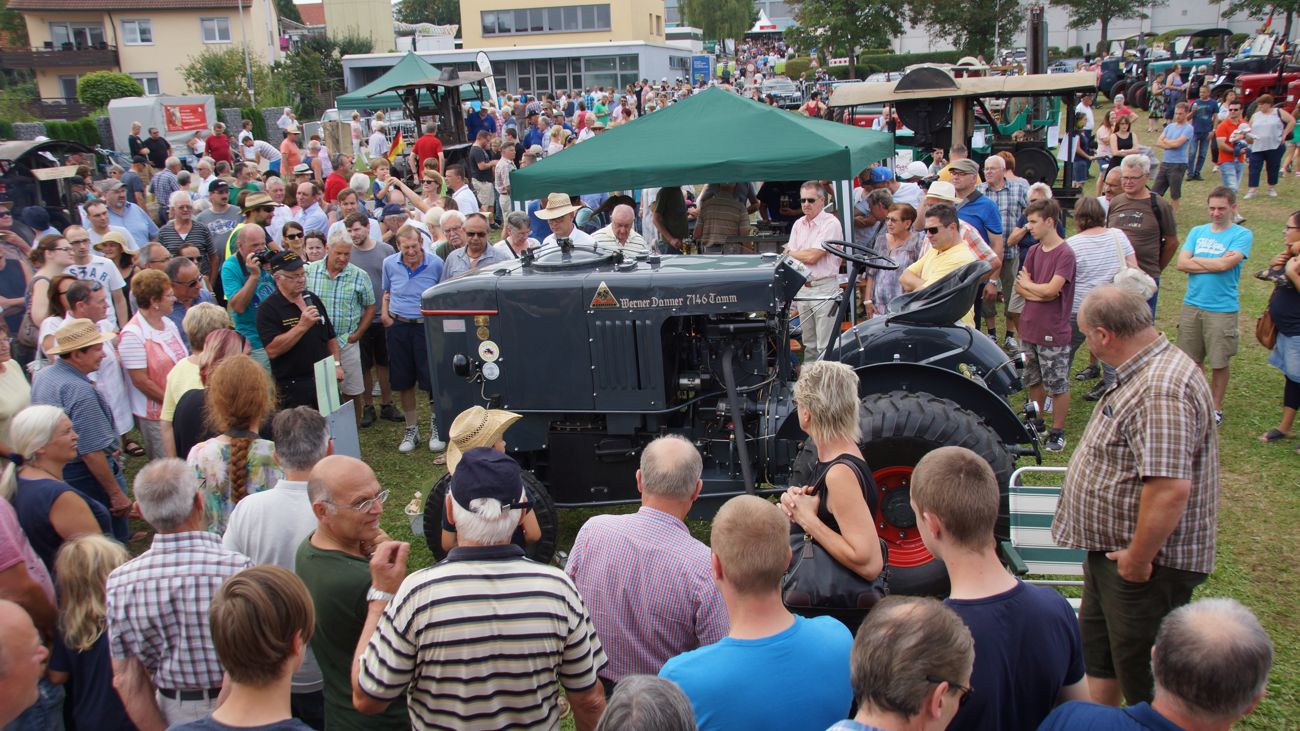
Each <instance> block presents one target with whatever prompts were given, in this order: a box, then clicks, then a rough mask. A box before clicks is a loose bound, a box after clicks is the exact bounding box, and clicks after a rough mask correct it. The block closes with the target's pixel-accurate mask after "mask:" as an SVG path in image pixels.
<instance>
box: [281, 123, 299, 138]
mask: <svg viewBox="0 0 1300 731" xmlns="http://www.w3.org/2000/svg"><path fill="white" fill-rule="evenodd" d="M284 133H285V134H287V135H300V134H302V130H301V129H299V128H298V125H297V123H292V124H290V125H289V126H288V127H285V128H284Z"/></svg>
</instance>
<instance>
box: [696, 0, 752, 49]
mask: <svg viewBox="0 0 1300 731" xmlns="http://www.w3.org/2000/svg"><path fill="white" fill-rule="evenodd" d="M680 9H681V12H682V19H683V20H685V21H686V23H687V25H691V26H693V27H696V28H699V29H700V30H701V31H703V32H704V37H705V38H707V39H709V40H726V39H728V38H732V39H739V38H744V37H745V31H748V30H749V29H750V27H752V26H753V25H754V21H755V20H756V19H757V18H758V15H757V11H755V10H754V3H753V2H751V0H681V5H680Z"/></svg>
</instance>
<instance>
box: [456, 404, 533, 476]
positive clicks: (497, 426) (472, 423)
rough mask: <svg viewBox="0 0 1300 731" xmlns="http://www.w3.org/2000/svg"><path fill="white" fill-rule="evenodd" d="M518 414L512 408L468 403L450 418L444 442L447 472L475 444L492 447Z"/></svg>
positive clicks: (517, 419)
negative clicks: (504, 408)
mask: <svg viewBox="0 0 1300 731" xmlns="http://www.w3.org/2000/svg"><path fill="white" fill-rule="evenodd" d="M520 418H522V417H521V416H520V415H519V414H516V413H514V412H513V411H505V410H502V409H485V408H483V407H482V406H471V407H469V408H468V409H465V410H464V411H462V412H460V414H459V415H457V416H456V420H455V421H453V422H451V435H450V439H449V440H448V444H447V472H448V473H453V472H455V471H456V465H457V464H459V463H460V458H461V457H462V456H463V455H464V454H465V452H467V451H469V450H471V449H474V448H475V447H492V446H495V445H496V443H497V442H499V441H501V438H502V436H503V435H505V433H506V430H507V429H509V428H510V425H511V424H513V423H515V422H516V421H519V419H520Z"/></svg>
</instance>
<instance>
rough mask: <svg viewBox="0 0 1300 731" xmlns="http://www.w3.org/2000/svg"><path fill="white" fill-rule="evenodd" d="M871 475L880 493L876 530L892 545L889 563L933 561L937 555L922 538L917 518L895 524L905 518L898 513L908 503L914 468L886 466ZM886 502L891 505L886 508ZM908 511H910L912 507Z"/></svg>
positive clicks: (904, 564)
mask: <svg viewBox="0 0 1300 731" xmlns="http://www.w3.org/2000/svg"><path fill="white" fill-rule="evenodd" d="M872 477H873V478H875V481H876V490H877V493H878V497H879V500H878V501H877V503H878V507H877V509H876V515H875V519H876V533H877V534H879V535H880V537H881V539H882V540H884V541H885V543H886V544H888V545H889V565H890V566H898V567H900V568H912V567H915V566H921V565H923V564H927V563H930V562H931V561H933V560H934V556H932V555H931V554H930V551H929V550H927V549H926V547H925V544H924V543H922V542H921V533H920V531H918V530H917V529H916V524H915V520H912V521H911V524H910V525H897V524H896V523H898V522H904V521H901V520H899V518H898V517H897V511H898V510H900V509H901V508H902V507H904V506H907V505H908V500H909V495H910V488H911V484H912V468H911V467H905V466H898V467H884V468H881V469H878V470H876V471H875V472H873V473H872ZM899 503H901V505H899ZM887 505H888V506H891V507H890V508H889V509H887V508H886V506H887ZM907 512H908V513H910V512H911V510H910V508H908V510H907ZM890 515H894V516H895V517H894V519H893V520H892V521H891V520H890V518H889V517H888V516H890Z"/></svg>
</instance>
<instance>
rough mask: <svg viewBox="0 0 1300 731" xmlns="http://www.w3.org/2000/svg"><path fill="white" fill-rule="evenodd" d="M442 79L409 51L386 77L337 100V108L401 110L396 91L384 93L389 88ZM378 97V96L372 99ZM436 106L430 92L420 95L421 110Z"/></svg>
mask: <svg viewBox="0 0 1300 731" xmlns="http://www.w3.org/2000/svg"><path fill="white" fill-rule="evenodd" d="M436 76H438V69H436V68H434V67H433V65H432V64H430V63H429V62H428V61H425V60H424V59H422V58H420V57H419V56H417V55H415V53H414V52H412V51H408V52H407V53H406V55H405V56H402V59H401V60H400V61H398V62H397V65H395V66H393V67H392V68H391V69H389V70H388V71H386V72H384V75H383V76H380V77H379V78H378V79H375V80H374V81H372V82H370V83H369V84H366V85H365V86H363V87H361V88H360V89H355V90H353V91H350V92H348V93H346V94H343V95H341V96H339V97H338V98H336V99H335V100H334V106H335V107H337V108H338V109H339V111H344V110H349V111H350V110H353V109H401V108H402V98H401V96H400V95H398V94H397V93H396V92H390V93H388V94H383V93H381V92H383V91H384V90H385V89H391V88H393V87H395V86H402V85H404V84H410V83H412V82H416V81H420V80H422V79H428V78H430V77H436ZM372 94H375V95H376V96H371V95H372ZM432 107H433V100H432V99H430V98H429V95H428V94H427V93H426V92H423V91H421V92H420V108H421V109H430V108H432Z"/></svg>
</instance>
